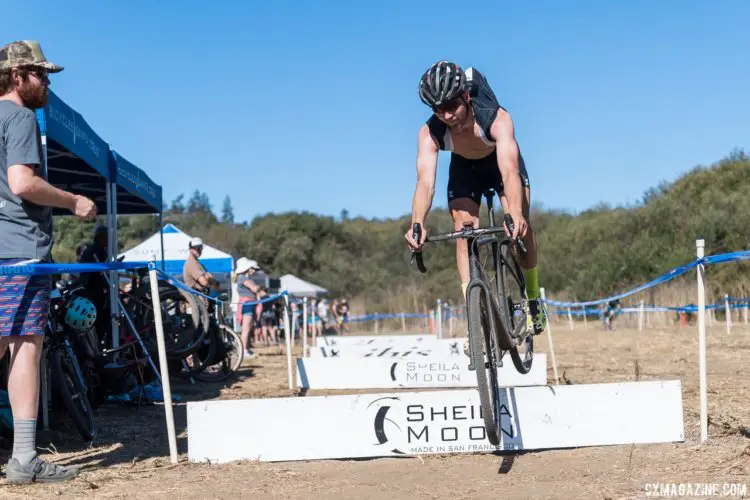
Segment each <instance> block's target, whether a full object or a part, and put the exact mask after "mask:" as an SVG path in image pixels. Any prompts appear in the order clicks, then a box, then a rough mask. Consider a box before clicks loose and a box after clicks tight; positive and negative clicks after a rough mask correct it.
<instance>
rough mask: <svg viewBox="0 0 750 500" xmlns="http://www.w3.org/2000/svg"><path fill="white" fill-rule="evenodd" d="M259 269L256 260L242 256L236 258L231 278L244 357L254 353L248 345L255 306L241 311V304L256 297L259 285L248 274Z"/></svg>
mask: <svg viewBox="0 0 750 500" xmlns="http://www.w3.org/2000/svg"><path fill="white" fill-rule="evenodd" d="M259 269H260V266H258V263H257V262H255V261H254V260H249V259H247V258H245V257H242V258H240V259H238V260H237V268H236V270H235V274H234V276H233V280H234V281H235V282H236V283H237V293H238V294H239V298H240V301H239V303H238V304H237V321H238V322H239V323H240V325H242V334H241V339H242V347H243V348H244V349H245V357H247V358H252V357H253V356H255V353H253V352H252V351H251V350H250V347H249V345H248V342H249V341H250V339H249V337H250V330H251V329H252V328H253V326H254V324H255V320H254V319H253V310H254V309H255V308H248V309H249V310H248V311H243V309H242V304H244V303H245V302H252V301H254V300H257V298H258V297H257V295H256V294H257V293H258V291H259V290H260V287H259V286H258V285H256V284H255V283H254V282H253V280H252V279H251V278H250V276H252V275H253V274H254V273H255V272H256V271H257V270H259Z"/></svg>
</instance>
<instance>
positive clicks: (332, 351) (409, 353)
mask: <svg viewBox="0 0 750 500" xmlns="http://www.w3.org/2000/svg"><path fill="white" fill-rule="evenodd" d="M464 340H465V339H434V340H432V341H429V342H406V343H394V344H393V345H383V344H380V345H374V346H370V345H367V344H362V345H344V346H321V347H315V348H313V349H310V357H311V358H345V357H355V358H385V359H407V358H409V359H412V358H421V359H424V358H445V357H449V358H450V357H458V356H461V357H462V358H466V355H465V354H464Z"/></svg>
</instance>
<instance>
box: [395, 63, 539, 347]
mask: <svg viewBox="0 0 750 500" xmlns="http://www.w3.org/2000/svg"><path fill="white" fill-rule="evenodd" d="M419 97H420V98H421V99H422V102H424V103H425V104H426V105H427V106H429V107H430V108H431V109H432V111H433V115H432V116H431V117H430V118H429V120H427V122H426V123H425V124H424V125H423V126H422V127H421V128H420V130H419V136H418V150H417V186H416V190H415V192H414V198H413V202H412V224H415V223H418V224H420V225H421V226H422V227H423V230H422V233H421V241H415V240H414V237H413V235H412V230H411V229H409V231H408V232H407V233H406V241H407V243H408V245H409V247H411V249H412V250H420V249H421V248H422V244H423V243H424V239H425V237H426V236H427V229H426V227H425V221H426V219H427V213H428V212H429V210H430V207H431V205H432V199H433V197H434V195H435V177H436V172H437V160H438V152H439V151H440V150H444V151H450V152H451V162H450V167H449V174H448V175H449V178H448V207H449V209H450V213H451V216H452V217H453V221H454V226H455V229H456V230H460V229H462V228H463V227H464V224H466V223H471V224H472V225H473V227H478V224H479V206H480V204H481V201H482V194H483V193H484V192H486V191H487V190H489V189H494V190H495V191H496V192H497V193H498V195H500V202H501V204H502V207H503V211H504V212H505V213H508V214H510V216H511V217H512V218H513V223H514V224H513V225H514V228H513V232H512V233H510V232H509V231H508V228H507V227H506V228H505V231H506V233H507V234H508V236H511V237H513V238H514V239H515V238H517V237H518V238H520V239H521V240H522V241H523V242H524V244H525V246H526V249H527V250H528V252H527V253H526V254H525V255H523V256H522V257H521V267H522V268H523V274H524V277H525V279H526V293H527V296H528V298H529V312H530V316H531V318H530V319H531V322H533V333H534V334H539V333H541V332H543V331H544V329H545V328H546V326H547V318H546V315H545V313H544V308H543V307H542V306H541V304H540V303H539V301H538V299H539V282H538V269H537V249H536V241H535V238H534V233H533V231H532V229H531V226H530V225H529V222H528V220H529V205H530V203H531V186H530V183H529V177H528V174H527V172H526V166H525V164H524V161H523V157H522V156H521V152H520V150H519V147H518V143H517V142H516V138H515V134H514V130H513V120H512V119H511V116H510V114H509V113H508V112H507V111H506V110H505V108H503V107H502V106H500V104H499V103H498V100H497V98H496V97H495V94H494V93H493V91H492V89H491V88H490V86H489V84H488V82H487V79H486V78H485V77H484V75H482V74H481V73H480V72H479V71H477V70H476V69H474V68H467V70H466V71H465V72H464V71H463V70H462V69H461V67H459V66H458V65H456V64H454V63H452V62H448V61H439V62H437V63H435V64H434V65H432V67H430V68H429V69H428V70H427V71H426V72H425V73H424V74H423V75H422V79H421V80H420V82H419ZM456 261H457V266H458V273H459V276H460V278H461V290H462V292H463V296H464V299H466V288H467V287H468V284H469V276H470V273H469V259H468V255H467V248H466V240H465V239H458V240H456Z"/></svg>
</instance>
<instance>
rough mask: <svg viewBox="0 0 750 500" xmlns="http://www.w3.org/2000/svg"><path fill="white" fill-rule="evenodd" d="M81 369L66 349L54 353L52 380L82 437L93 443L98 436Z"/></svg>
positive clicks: (56, 350)
mask: <svg viewBox="0 0 750 500" xmlns="http://www.w3.org/2000/svg"><path fill="white" fill-rule="evenodd" d="M80 374H81V368H80V366H78V361H77V360H76V359H75V357H71V353H70V352H69V351H68V350H67V349H65V348H58V349H55V350H54V351H53V353H52V380H53V383H54V387H55V389H57V393H58V395H59V396H60V399H61V400H62V402H63V405H64V406H65V410H66V411H67V413H68V415H69V416H70V418H71V420H72V421H73V424H74V425H75V427H76V429H78V432H79V433H80V434H81V436H82V437H83V438H84V439H86V440H87V441H92V440H93V439H94V438H95V437H96V435H97V429H96V421H95V419H94V410H93V409H92V408H91V403H90V402H89V398H88V394H87V391H86V389H85V387H84V384H83V381H82V380H81V375H80Z"/></svg>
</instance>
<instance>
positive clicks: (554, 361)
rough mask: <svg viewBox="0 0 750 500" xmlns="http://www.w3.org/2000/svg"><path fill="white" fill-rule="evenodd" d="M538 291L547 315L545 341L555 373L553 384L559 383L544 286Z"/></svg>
mask: <svg viewBox="0 0 750 500" xmlns="http://www.w3.org/2000/svg"><path fill="white" fill-rule="evenodd" d="M539 293H540V294H541V296H542V307H544V314H545V315H546V316H547V342H549V353H550V356H552V372H553V373H554V374H555V385H560V377H558V376H557V360H556V359H555V348H554V347H552V328H551V326H550V325H551V323H552V321H551V320H550V317H549V311H548V310H547V297H546V296H545V295H544V288H540V289H539Z"/></svg>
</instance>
